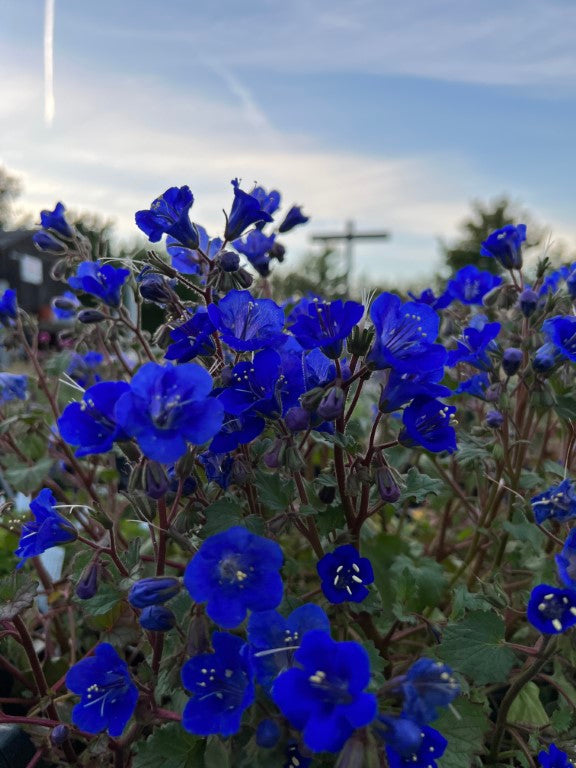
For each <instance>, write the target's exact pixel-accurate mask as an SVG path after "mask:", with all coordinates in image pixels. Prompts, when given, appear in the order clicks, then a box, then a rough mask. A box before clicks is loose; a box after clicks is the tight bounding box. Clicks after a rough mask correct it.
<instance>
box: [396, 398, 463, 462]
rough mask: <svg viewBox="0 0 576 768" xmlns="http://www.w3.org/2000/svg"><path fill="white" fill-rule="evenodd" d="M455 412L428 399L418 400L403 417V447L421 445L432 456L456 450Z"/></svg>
mask: <svg viewBox="0 0 576 768" xmlns="http://www.w3.org/2000/svg"><path fill="white" fill-rule="evenodd" d="M455 413H456V408H454V406H453V405H445V404H444V403H442V402H441V401H440V400H435V399H434V398H429V397H415V398H414V400H413V401H412V402H411V403H410V405H409V406H408V408H406V410H405V411H404V413H403V414H402V423H403V425H404V428H403V429H402V431H401V432H400V435H399V436H398V440H399V442H400V443H401V444H402V445H405V446H407V447H413V446H415V445H421V446H422V447H423V448H426V450H428V451H431V452H432V453H440V452H441V451H448V453H454V451H455V450H456V448H457V446H456V432H455V431H454V427H453V417H454V414H455Z"/></svg>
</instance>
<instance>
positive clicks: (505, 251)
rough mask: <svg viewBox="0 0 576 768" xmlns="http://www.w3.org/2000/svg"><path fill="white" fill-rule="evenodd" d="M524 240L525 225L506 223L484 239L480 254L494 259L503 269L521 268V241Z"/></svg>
mask: <svg viewBox="0 0 576 768" xmlns="http://www.w3.org/2000/svg"><path fill="white" fill-rule="evenodd" d="M525 240H526V225H525V224H518V226H517V227H515V226H514V225H513V224H507V225H506V226H505V227H502V229H497V230H496V231H495V232H492V234H490V235H489V237H487V238H486V240H484V242H483V243H482V246H481V248H480V255H481V256H488V257H489V258H491V259H496V261H498V262H499V263H500V264H501V265H502V266H503V267H504V269H522V243H523V242H525Z"/></svg>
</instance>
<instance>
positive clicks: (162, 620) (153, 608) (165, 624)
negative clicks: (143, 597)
mask: <svg viewBox="0 0 576 768" xmlns="http://www.w3.org/2000/svg"><path fill="white" fill-rule="evenodd" d="M175 624H176V616H174V612H173V611H171V610H170V608H166V606H165V605H149V606H148V607H147V608H144V610H143V611H142V613H141V614H140V626H141V627H144V629H147V630H149V631H150V632H168V631H169V630H171V629H172V627H173V626H174V625H175Z"/></svg>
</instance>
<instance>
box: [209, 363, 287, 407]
mask: <svg viewBox="0 0 576 768" xmlns="http://www.w3.org/2000/svg"><path fill="white" fill-rule="evenodd" d="M280 366H281V361H280V355H279V354H278V353H277V352H275V351H274V350H273V349H263V350H261V351H260V352H257V353H256V354H255V355H254V359H253V360H252V362H242V363H238V364H237V365H235V366H234V368H233V369H232V375H231V377H230V383H229V385H228V386H227V387H225V388H224V389H222V390H221V392H220V394H219V395H218V400H219V401H220V402H221V403H222V405H223V406H224V410H225V411H226V412H227V413H229V414H231V415H233V416H238V415H239V414H241V413H245V412H246V411H250V412H252V413H257V414H258V415H260V416H268V417H278V416H279V415H280V413H281V411H282V405H281V400H280V394H281V387H282V381H281V380H280V370H281V367H280Z"/></svg>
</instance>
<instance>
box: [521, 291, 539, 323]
mask: <svg viewBox="0 0 576 768" xmlns="http://www.w3.org/2000/svg"><path fill="white" fill-rule="evenodd" d="M538 299H539V297H538V294H537V293H536V291H533V290H532V289H531V288H526V289H525V290H524V291H522V293H521V294H520V296H518V305H519V307H520V311H521V312H522V314H523V315H524V317H530V315H533V314H534V312H535V311H536V307H537V306H538Z"/></svg>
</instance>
